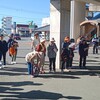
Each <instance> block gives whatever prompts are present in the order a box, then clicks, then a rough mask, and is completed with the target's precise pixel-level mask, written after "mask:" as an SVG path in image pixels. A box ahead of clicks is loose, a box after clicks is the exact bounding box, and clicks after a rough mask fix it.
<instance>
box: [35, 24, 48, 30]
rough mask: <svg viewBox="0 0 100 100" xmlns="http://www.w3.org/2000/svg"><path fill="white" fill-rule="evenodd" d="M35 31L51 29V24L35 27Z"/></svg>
mask: <svg viewBox="0 0 100 100" xmlns="http://www.w3.org/2000/svg"><path fill="white" fill-rule="evenodd" d="M34 31H38V32H40V31H41V32H45V31H50V25H46V26H42V27H39V28H37V29H35V30H34Z"/></svg>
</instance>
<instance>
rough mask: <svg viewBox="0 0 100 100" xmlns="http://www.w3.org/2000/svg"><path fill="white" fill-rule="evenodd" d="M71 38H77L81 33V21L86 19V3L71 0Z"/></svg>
mask: <svg viewBox="0 0 100 100" xmlns="http://www.w3.org/2000/svg"><path fill="white" fill-rule="evenodd" d="M70 16H71V17H70V38H74V39H75V40H76V39H77V38H78V36H79V35H80V23H81V22H82V21H84V20H85V3H84V2H80V1H76V0H71V15H70Z"/></svg>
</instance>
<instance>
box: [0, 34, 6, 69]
mask: <svg viewBox="0 0 100 100" xmlns="http://www.w3.org/2000/svg"><path fill="white" fill-rule="evenodd" d="M3 37H4V36H3V34H0V65H2V62H1V59H2V56H3V65H2V66H0V68H2V67H5V65H6V53H7V51H8V44H7V42H6V41H5V40H3Z"/></svg>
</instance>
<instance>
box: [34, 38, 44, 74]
mask: <svg viewBox="0 0 100 100" xmlns="http://www.w3.org/2000/svg"><path fill="white" fill-rule="evenodd" d="M45 42H46V40H45V39H41V40H40V43H39V44H38V45H37V46H36V48H35V50H36V51H37V52H39V54H40V56H41V64H40V73H41V74H43V73H45V71H44V68H43V67H44V63H45V56H46V46H45Z"/></svg>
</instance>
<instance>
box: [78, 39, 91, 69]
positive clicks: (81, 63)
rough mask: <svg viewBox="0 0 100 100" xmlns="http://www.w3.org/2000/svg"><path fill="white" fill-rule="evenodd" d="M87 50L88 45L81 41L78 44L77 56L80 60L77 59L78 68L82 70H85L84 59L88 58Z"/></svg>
mask: <svg viewBox="0 0 100 100" xmlns="http://www.w3.org/2000/svg"><path fill="white" fill-rule="evenodd" d="M88 49H89V45H88V44H87V42H86V40H85V39H84V40H82V41H81V42H80V44H79V55H80V59H79V67H80V68H82V67H84V68H86V58H87V56H88Z"/></svg>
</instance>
